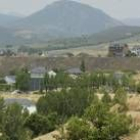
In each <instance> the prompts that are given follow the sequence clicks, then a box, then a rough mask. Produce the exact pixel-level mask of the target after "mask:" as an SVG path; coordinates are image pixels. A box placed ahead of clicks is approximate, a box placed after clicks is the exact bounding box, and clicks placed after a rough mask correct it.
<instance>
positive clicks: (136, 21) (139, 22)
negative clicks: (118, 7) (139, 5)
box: [122, 18, 140, 26]
mask: <svg viewBox="0 0 140 140" xmlns="http://www.w3.org/2000/svg"><path fill="white" fill-rule="evenodd" d="M122 22H123V23H124V24H125V25H128V26H140V18H128V19H124V20H123V21H122Z"/></svg>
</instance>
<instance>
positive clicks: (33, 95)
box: [0, 93, 42, 102]
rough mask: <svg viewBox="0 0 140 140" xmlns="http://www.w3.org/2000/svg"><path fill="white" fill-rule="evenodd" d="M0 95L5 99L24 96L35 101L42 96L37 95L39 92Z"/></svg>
mask: <svg viewBox="0 0 140 140" xmlns="http://www.w3.org/2000/svg"><path fill="white" fill-rule="evenodd" d="M0 96H1V97H2V98H4V99H7V98H17V99H18V98H20V99H22V98H24V99H28V100H31V101H33V102H37V101H38V99H39V98H40V97H41V96H42V95H39V94H10V93H1V94H0Z"/></svg>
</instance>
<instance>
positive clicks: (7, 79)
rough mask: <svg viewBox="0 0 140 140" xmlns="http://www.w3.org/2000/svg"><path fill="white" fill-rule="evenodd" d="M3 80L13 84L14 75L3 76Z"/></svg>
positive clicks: (14, 80) (14, 81)
mask: <svg viewBox="0 0 140 140" xmlns="http://www.w3.org/2000/svg"><path fill="white" fill-rule="evenodd" d="M4 80H5V82H6V83H7V84H8V85H13V84H15V83H16V76H14V75H9V76H5V77H4Z"/></svg>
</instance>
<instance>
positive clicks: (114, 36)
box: [48, 26, 140, 50]
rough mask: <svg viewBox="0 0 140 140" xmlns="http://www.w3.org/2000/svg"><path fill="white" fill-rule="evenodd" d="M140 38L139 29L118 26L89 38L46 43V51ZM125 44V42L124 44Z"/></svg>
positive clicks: (83, 37)
mask: <svg viewBox="0 0 140 140" xmlns="http://www.w3.org/2000/svg"><path fill="white" fill-rule="evenodd" d="M135 36H140V27H131V26H119V27H113V28H110V29H107V30H104V31H102V32H100V33H96V34H93V35H90V36H82V37H78V38H67V39H61V40H55V41H50V42H48V50H52V49H67V48H75V47H83V46H90V45H97V44H102V43H109V42H116V41H120V40H123V39H128V40H129V38H133V37H134V38H135ZM126 43H127V42H126Z"/></svg>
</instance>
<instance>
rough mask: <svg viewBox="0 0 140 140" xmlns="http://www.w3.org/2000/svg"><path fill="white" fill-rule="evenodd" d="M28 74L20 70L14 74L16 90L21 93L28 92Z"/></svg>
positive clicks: (24, 70) (25, 70) (26, 71)
mask: <svg viewBox="0 0 140 140" xmlns="http://www.w3.org/2000/svg"><path fill="white" fill-rule="evenodd" d="M29 82H30V74H29V73H28V70H27V69H21V70H19V71H18V72H17V74H16V88H17V89H20V90H22V91H28V90H29Z"/></svg>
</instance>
